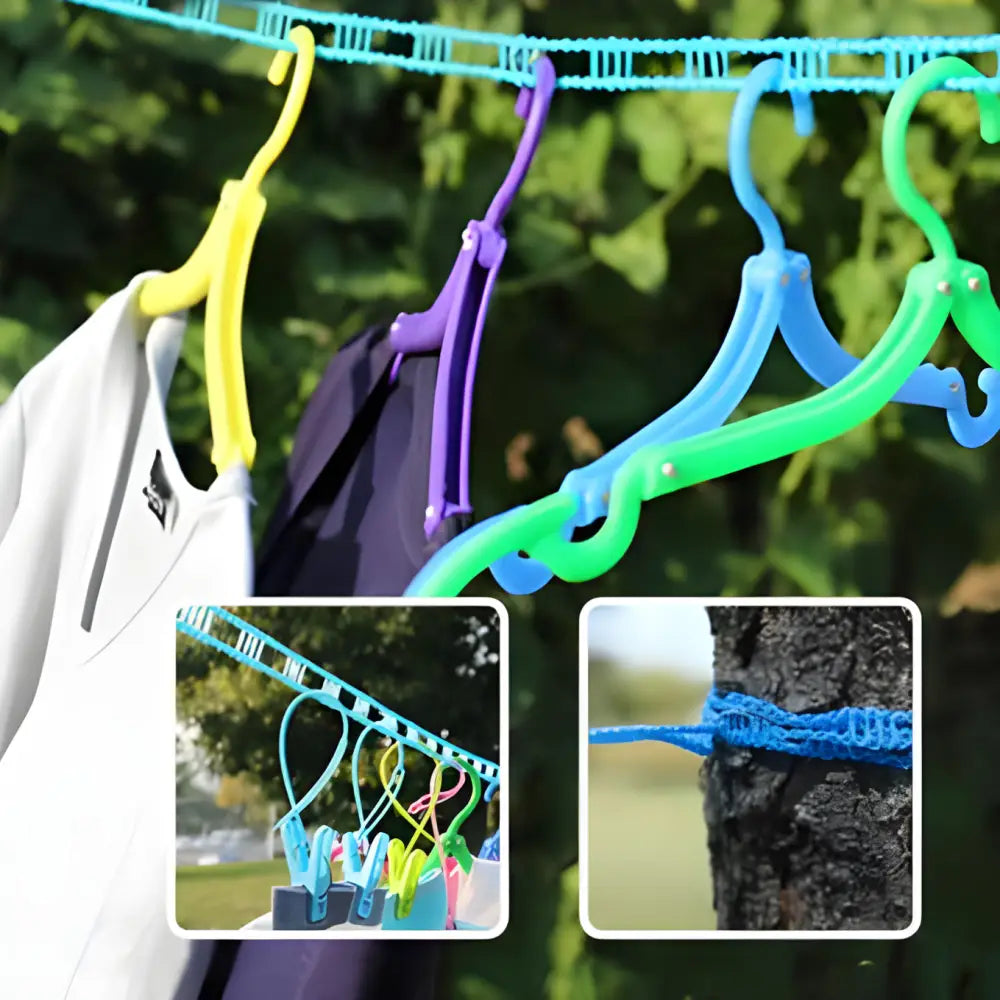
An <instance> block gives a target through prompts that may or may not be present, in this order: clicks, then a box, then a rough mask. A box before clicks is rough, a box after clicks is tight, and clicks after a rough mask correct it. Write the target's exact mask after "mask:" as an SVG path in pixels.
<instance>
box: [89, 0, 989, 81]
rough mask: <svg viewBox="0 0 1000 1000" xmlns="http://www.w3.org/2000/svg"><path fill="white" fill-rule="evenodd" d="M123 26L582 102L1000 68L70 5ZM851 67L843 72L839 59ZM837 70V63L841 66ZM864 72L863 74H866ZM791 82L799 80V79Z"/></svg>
mask: <svg viewBox="0 0 1000 1000" xmlns="http://www.w3.org/2000/svg"><path fill="white" fill-rule="evenodd" d="M69 2H71V3H75V4H77V5H78V6H84V7H92V8H95V9H98V10H104V11H109V12H111V13H113V14H119V15H121V16H124V17H130V18H134V19H136V20H141V21H148V22H152V23H156V24H163V25H168V26H170V27H173V28H180V29H185V30H190V31H198V32H202V33H206V34H211V35H216V36H219V37H222V38H228V39H232V40H234V41H242V42H247V43H249V44H252V45H261V46H265V47H267V48H291V46H290V45H289V43H288V42H287V41H286V40H285V39H286V36H287V34H288V30H289V28H291V27H292V25H293V24H307V25H308V26H309V27H310V28H311V29H312V30H313V32H314V33H315V34H316V36H317V38H316V41H317V46H316V55H317V56H318V57H319V58H321V59H328V60H331V61H334V62H347V63H359V64H363V65H381V66H397V67H399V68H401V69H407V70H413V71H416V72H419V73H434V74H442V75H443V74H448V75H452V76H466V77H478V78H486V79H491V80H497V81H499V82H501V83H511V84H514V85H516V86H530V85H531V84H533V82H534V75H533V73H532V70H531V66H530V59H531V56H532V55H533V54H534V53H536V52H538V53H543V52H544V53H548V54H550V55H554V54H555V55H557V58H555V59H553V62H554V63H555V65H556V73H557V75H558V79H557V86H559V87H562V88H564V89H575V90H686V91H691V90H711V91H728V92H735V91H737V90H739V88H740V86H741V83H742V74H741V73H739V72H737V73H733V70H734V69H735V70H739V69H740V68H741V65H740V64H741V62H742V66H743V67H745V68H746V69H749V68H750V60H751V59H753V60H757V59H760V58H765V57H772V56H777V57H778V58H780V59H782V60H783V61H784V63H785V67H786V71H785V74H784V79H783V80H782V83H781V85H780V88H779V89H782V90H804V91H850V92H853V93H882V94H885V93H892V92H893V91H894V90H895V89H896V88H897V87H898V86H899V84H900V82H901V81H902V80H905V79H906V77H907V76H909V75H910V74H911V73H912V72H913V71H914V70H915V69H917V68H918V67H919V66H921V65H922V64H923V63H925V62H927V61H928V60H930V59H934V58H936V57H938V56H942V55H957V56H966V57H968V56H974V55H980V54H983V53H990V54H998V56H1000V35H966V36H955V37H951V38H946V37H940V36H933V37H931V36H927V37H914V36H910V37H896V38H765V39H756V38H732V39H730V38H681V39H669V38H665V39H641V38H539V37H532V36H528V35H505V34H501V33H499V32H489V31H470V30H468V29H465V28H453V27H448V26H446V25H438V24H420V23H417V22H413V21H410V22H404V21H394V20H390V19H387V18H380V17H365V16H361V15H358V14H342V13H332V12H328V11H316V10H310V9H309V8H307V7H299V6H295V5H293V4H290V3H277V2H270V3H268V2H265V3H259V2H254V0H186V2H185V3H184V6H183V12H181V13H175V12H172V11H167V10H158V9H156V7H154V6H152V5H151V4H152V2H153V0H69ZM844 56H851V57H853V58H852V59H848V60H842V58H841V57H844ZM836 60H841V61H840V62H839V63H838V62H836ZM862 63H864V64H862ZM793 74H794V75H793ZM944 86H945V87H947V88H948V89H953V90H972V89H989V90H998V89H1000V78H997V77H989V78H976V79H963V80H949V81H947V82H946V84H945V85H944Z"/></svg>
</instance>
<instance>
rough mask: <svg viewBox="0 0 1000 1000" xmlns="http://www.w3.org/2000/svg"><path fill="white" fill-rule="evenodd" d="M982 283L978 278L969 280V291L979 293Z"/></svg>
mask: <svg viewBox="0 0 1000 1000" xmlns="http://www.w3.org/2000/svg"><path fill="white" fill-rule="evenodd" d="M981 284H982V282H981V281H980V280H979V279H978V278H969V290H970V291H972V292H978V291H979V287H980V285H981Z"/></svg>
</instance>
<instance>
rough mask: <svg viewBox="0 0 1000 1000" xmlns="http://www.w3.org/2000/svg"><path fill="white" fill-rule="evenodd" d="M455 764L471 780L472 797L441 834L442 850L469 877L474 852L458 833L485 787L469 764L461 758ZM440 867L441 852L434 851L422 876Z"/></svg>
mask: <svg viewBox="0 0 1000 1000" xmlns="http://www.w3.org/2000/svg"><path fill="white" fill-rule="evenodd" d="M455 762H456V763H457V764H460V765H461V766H462V767H463V768H464V770H465V773H466V774H467V775H468V776H469V780H470V781H471V782H472V795H471V796H470V797H469V801H468V802H467V803H466V804H465V806H464V807H463V808H462V811H461V812H460V813H459V814H458V815H457V816H456V817H455V818H454V819H453V820H452V821H451V823H449V824H448V829H447V830H445V832H444V833H442V834H441V850H442V851H443V852H444V856H445V857H447V858H454V859H455V860H456V861H457V862H458V864H459V867H460V868H461V869H462V871H463V872H465V874H466V875H468V874H469V872H471V871H472V852H471V851H470V850H469V845H468V844H466V842H465V837H463V836H462V835H461V834H460V833H459V832H458V831H459V829H461V826H462V824H463V823H464V822H465V821H466V820H467V819H468V818H469V817H470V816H471V815H472V811H473V810H474V809H475V808H476V806H477V805H478V804H479V800H480V798H481V797H482V793H483V786H482V783H481V782H480V780H479V774H478V772H477V771H476V769H475V768H474V767H471V766H470V765H469V764H467V763H466V762H465V761H464V760H462V758H461V757H456V758H455ZM440 867H441V852H439V851H432V852H431V853H430V854H429V855H428V856H427V860H426V861H425V862H424V868H423V871H422V872H421V875H425V874H427V872H431V871H434V869H435V868H440Z"/></svg>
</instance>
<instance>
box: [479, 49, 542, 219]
mask: <svg viewBox="0 0 1000 1000" xmlns="http://www.w3.org/2000/svg"><path fill="white" fill-rule="evenodd" d="M531 65H532V69H533V71H534V74H535V85H534V87H522V88H521V90H520V93H519V94H518V95H517V101H516V102H515V104H514V111H515V112H516V113H517V116H518V117H519V118H523V119H524V132H523V133H522V134H521V141H520V142H519V143H518V146H517V152H516V153H515V154H514V162H513V163H512V164H511V166H510V170H508V171H507V176H506V177H505V178H504V180H503V184H501V185H500V190H499V191H497V193H496V195H495V196H494V198H493V201H491V202H490V207H489V208H488V209H487V210H486V215H485V216H484V217H483V221H484V222H485V223H486V224H487V225H490V226H493V227H494V228H495V227H497V226H499V225H500V223H501V221H502V220H503V217H504V216H505V215H506V214H507V210H508V209H509V208H510V205H511V202H512V201H513V200H514V195H516V194H517V191H518V188H520V186H521V183H522V182H523V181H524V177H525V174H527V172H528V167H530V166H531V160H532V158H533V157H534V155H535V150H536V149H538V143H539V141H540V140H541V138H542V129H544V128H545V120H546V119H547V118H548V116H549V105H550V104H551V103H552V93H553V91H554V90H555V89H556V71H555V67H554V66H553V65H552V60H551V59H549V57H548V56H541V55H540V56H538V57H537V58H535V59H533V60H532V64H531Z"/></svg>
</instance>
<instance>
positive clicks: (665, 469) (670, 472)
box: [660, 462, 677, 479]
mask: <svg viewBox="0 0 1000 1000" xmlns="http://www.w3.org/2000/svg"><path fill="white" fill-rule="evenodd" d="M660 472H662V473H663V474H664V475H665V476H669V477H670V478H671V479H673V478H674V477H675V476H676V475H677V469H676V467H675V466H674V463H673V462H664V464H663V466H662V467H661V469H660Z"/></svg>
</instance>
